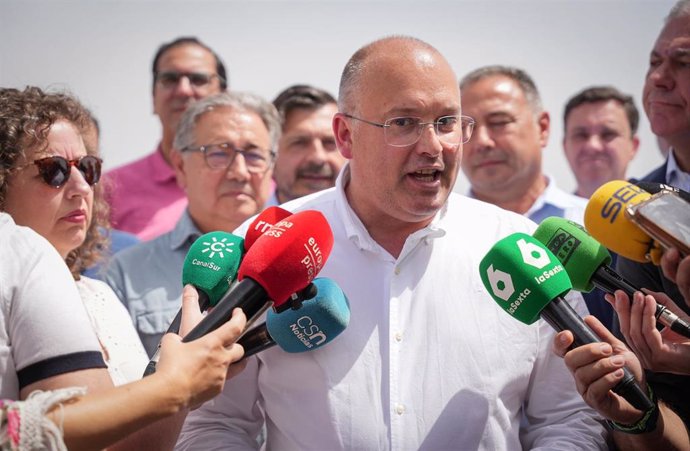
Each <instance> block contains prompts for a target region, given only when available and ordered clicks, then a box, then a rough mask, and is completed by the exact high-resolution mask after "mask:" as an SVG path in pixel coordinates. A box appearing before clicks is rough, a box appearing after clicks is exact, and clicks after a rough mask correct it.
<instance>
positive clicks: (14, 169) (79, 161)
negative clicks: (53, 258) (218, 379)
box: [0, 87, 148, 385]
mask: <svg viewBox="0 0 690 451" xmlns="http://www.w3.org/2000/svg"><path fill="white" fill-rule="evenodd" d="M92 126H93V123H92V121H91V118H90V115H89V114H88V112H87V111H86V110H85V109H84V108H83V107H82V106H81V105H80V104H79V103H78V102H77V101H76V100H74V99H73V98H71V97H69V96H67V95H63V94H46V93H44V92H42V91H41V90H40V89H38V88H32V87H29V88H27V89H25V90H24V91H18V90H16V89H3V90H2V91H0V161H2V167H1V168H0V172H2V174H3V175H2V176H1V180H2V182H1V183H0V210H2V211H5V212H6V213H9V214H10V216H12V218H13V219H14V221H15V222H16V223H17V224H18V225H24V226H27V227H30V228H32V229H33V230H35V231H36V232H38V233H39V234H40V235H42V236H43V237H44V238H46V239H47V240H48V241H49V242H50V243H51V244H52V245H53V246H54V247H55V249H57V251H58V253H59V254H60V255H61V256H62V258H63V259H64V260H65V263H66V264H67V266H68V267H69V269H70V271H71V273H72V275H73V277H74V279H75V281H76V283H77V287H78V288H79V293H80V295H81V297H82V301H83V302H84V306H85V307H86V311H87V313H88V316H89V319H90V320H91V324H92V326H93V329H94V332H95V333H96V336H97V338H98V340H99V342H100V345H101V350H102V353H103V358H104V360H105V362H106V364H107V365H108V371H109V373H110V376H111V378H112V380H113V383H114V384H115V385H121V384H124V383H126V382H129V381H132V380H136V379H139V378H140V377H141V375H142V372H143V369H144V368H145V367H146V363H147V362H148V358H147V356H146V352H145V351H144V348H143V346H142V344H141V341H140V340H139V337H138V335H137V333H136V331H135V329H134V326H133V325H132V322H131V319H130V316H129V314H128V312H127V311H126V309H125V308H124V306H123V305H122V303H120V301H119V299H117V296H116V295H115V293H114V292H113V291H112V290H111V289H110V287H108V285H107V284H105V283H103V282H101V281H97V280H94V279H90V278H88V277H84V276H80V273H81V272H82V271H83V269H85V268H87V267H89V266H91V265H92V264H93V263H94V262H95V261H97V260H98V258H99V256H100V251H101V249H103V248H106V247H107V246H106V244H107V243H106V238H105V237H104V236H103V232H104V231H107V229H108V223H107V213H108V212H107V205H106V203H105V201H104V199H103V194H102V190H103V187H102V186H100V185H98V181H99V179H100V176H101V163H102V162H101V159H100V158H99V157H98V155H97V154H96V152H97V149H96V148H94V146H89V148H87V147H86V146H85V145H84V140H83V139H82V133H86V132H88V130H89V128H90V127H92Z"/></svg>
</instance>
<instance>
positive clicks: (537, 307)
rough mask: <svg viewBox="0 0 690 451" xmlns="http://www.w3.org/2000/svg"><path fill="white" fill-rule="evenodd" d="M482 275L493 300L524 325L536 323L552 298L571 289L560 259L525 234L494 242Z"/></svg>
mask: <svg viewBox="0 0 690 451" xmlns="http://www.w3.org/2000/svg"><path fill="white" fill-rule="evenodd" d="M479 274H480V277H481V279H482V282H483V283H484V287H486V290H487V291H488V292H489V294H490V295H491V297H492V298H493V299H494V301H496V303H497V304H498V305H499V306H500V307H501V308H502V309H503V310H505V311H506V312H508V314H510V315H512V316H513V317H515V318H516V319H518V320H519V321H522V322H523V323H525V324H532V323H533V322H535V321H536V320H537V319H538V318H539V313H540V312H541V311H542V309H543V308H544V307H545V306H546V305H547V304H548V303H549V302H551V300H553V299H555V298H556V297H558V296H560V295H562V294H565V293H567V292H568V291H569V290H570V289H571V288H572V284H571V283H570V279H569V278H568V274H567V273H566V271H565V268H563V265H562V264H561V262H559V261H558V259H557V258H556V257H555V256H554V255H553V254H552V253H551V251H549V250H548V249H547V248H546V247H545V246H544V245H543V244H542V243H541V242H539V241H538V240H537V239H536V238H534V237H531V236H529V235H527V234H525V233H514V234H512V235H509V236H507V237H505V238H503V239H502V240H500V241H498V242H497V243H496V244H494V246H493V247H492V248H491V249H490V250H489V252H488V253H487V254H486V255H485V256H484V258H483V259H482V261H481V262H480V263H479Z"/></svg>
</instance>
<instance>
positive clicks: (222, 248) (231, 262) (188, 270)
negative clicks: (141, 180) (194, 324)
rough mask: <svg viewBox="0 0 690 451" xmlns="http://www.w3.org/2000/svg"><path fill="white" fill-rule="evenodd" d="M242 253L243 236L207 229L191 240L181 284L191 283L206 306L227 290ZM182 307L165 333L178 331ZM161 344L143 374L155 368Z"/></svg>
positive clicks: (203, 305)
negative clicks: (208, 230)
mask: <svg viewBox="0 0 690 451" xmlns="http://www.w3.org/2000/svg"><path fill="white" fill-rule="evenodd" d="M243 255H244V240H243V239H242V238H240V237H238V236H236V235H233V234H232V233H227V232H220V231H218V232H209V233H206V234H204V235H201V236H200V237H199V238H197V239H196V241H194V243H192V245H191V246H190V248H189V251H188V252H187V255H186V256H185V259H184V264H183V265H182V285H183V286H184V285H187V284H191V285H193V286H194V287H195V288H196V290H197V292H198V293H199V308H200V309H201V311H202V312H203V311H205V310H207V309H208V308H209V307H212V306H214V305H216V303H217V302H218V301H219V300H220V299H221V298H222V297H223V295H225V293H226V292H227V291H228V290H229V288H230V284H231V283H232V282H233V281H234V280H235V278H236V277H237V272H238V269H239V266H240V263H241V262H242V256H243ZM181 322H182V308H180V310H178V311H177V314H176V315H175V318H173V320H172V322H171V323H170V326H168V330H167V331H166V333H169V332H172V333H179V332H180V323H181ZM160 347H161V344H160V343H158V348H157V349H156V352H155V353H154V354H153V357H151V360H150V361H149V363H148V365H147V366H146V370H145V371H144V376H148V375H149V374H153V373H155V372H156V364H157V363H158V359H159V357H160Z"/></svg>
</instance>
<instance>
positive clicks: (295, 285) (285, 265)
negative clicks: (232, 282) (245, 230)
mask: <svg viewBox="0 0 690 451" xmlns="http://www.w3.org/2000/svg"><path fill="white" fill-rule="evenodd" d="M331 249H333V232H332V231H331V227H330V225H328V221H327V220H326V218H325V217H324V215H323V214H321V212H319V211H316V210H305V211H300V212H299V213H295V214H294V215H291V216H288V217H287V218H285V219H283V220H281V221H279V222H278V223H276V225H274V226H273V227H271V228H270V229H269V230H268V231H266V232H265V233H264V234H263V235H261V236H259V237H258V238H257V239H256V241H255V242H254V244H253V245H252V247H251V248H249V250H248V251H247V253H246V254H245V256H244V260H243V261H242V264H241V265H240V269H239V273H238V276H237V279H238V280H242V279H244V278H245V277H249V278H250V279H253V280H254V281H255V282H257V283H259V285H261V286H262V287H263V288H264V290H266V293H268V296H269V298H271V300H272V301H273V302H274V304H275V306H276V307H277V306H280V305H281V304H284V303H285V302H286V301H287V300H288V299H289V298H290V296H292V294H293V293H295V292H297V291H300V290H302V289H304V288H305V287H306V286H307V285H309V283H310V282H311V281H312V280H314V277H316V275H317V274H318V273H319V271H321V268H323V265H324V264H325V263H326V260H328V256H329V255H330V254H331Z"/></svg>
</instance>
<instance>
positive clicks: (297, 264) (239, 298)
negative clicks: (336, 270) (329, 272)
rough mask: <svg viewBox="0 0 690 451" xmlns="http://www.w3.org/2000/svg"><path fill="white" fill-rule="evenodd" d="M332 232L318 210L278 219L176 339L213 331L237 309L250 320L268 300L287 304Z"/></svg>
mask: <svg viewBox="0 0 690 451" xmlns="http://www.w3.org/2000/svg"><path fill="white" fill-rule="evenodd" d="M332 248H333V232H332V231H331V228H330V226H329V225H328V221H327V220H326V218H325V217H324V216H323V214H322V213H321V212H318V211H315V210H304V211H301V212H299V213H296V214H294V215H291V216H288V217H287V218H285V219H283V220H282V221H279V222H278V223H277V224H276V225H274V226H273V227H271V228H270V229H269V230H268V231H267V232H266V233H264V234H263V235H261V236H260V237H259V238H258V239H257V240H256V241H255V242H254V244H252V246H251V247H250V248H249V251H247V253H246V254H245V256H244V260H243V262H242V264H241V265H240V267H239V274H238V280H239V281H240V282H239V283H237V284H234V285H233V286H232V287H231V288H230V291H228V292H227V293H226V294H225V295H224V296H223V298H222V299H221V300H220V301H218V304H217V305H216V306H215V307H214V308H213V310H211V311H210V312H209V313H208V315H206V316H205V317H204V318H203V319H202V320H201V321H200V322H199V324H197V325H196V327H195V328H194V329H192V330H191V331H190V332H189V334H187V335H186V336H185V337H184V338H183V339H182V341H184V342H189V341H192V340H195V339H197V338H199V337H202V336H204V335H206V334H207V333H209V332H211V331H213V330H215V329H217V328H218V327H220V326H221V325H222V324H223V323H225V322H226V321H228V319H230V317H231V316H232V311H233V310H234V309H235V308H238V307H239V308H241V309H242V310H243V311H244V314H245V315H246V316H247V324H248V325H249V324H251V323H252V322H253V321H254V320H255V319H256V317H257V316H259V315H260V314H261V313H262V312H263V311H264V310H265V309H266V308H268V306H269V302H270V301H273V307H274V308H275V309H276V310H277V311H283V310H285V309H288V308H290V307H291V306H292V304H291V302H290V299H291V298H293V297H297V296H296V294H295V293H299V292H302V290H304V289H305V288H307V287H308V286H309V284H310V283H311V281H312V280H314V278H315V277H316V275H317V274H318V273H319V271H321V268H322V267H323V265H324V264H325V263H326V260H327V259H328V256H329V255H330V253H331V249H332ZM300 301H301V300H300Z"/></svg>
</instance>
